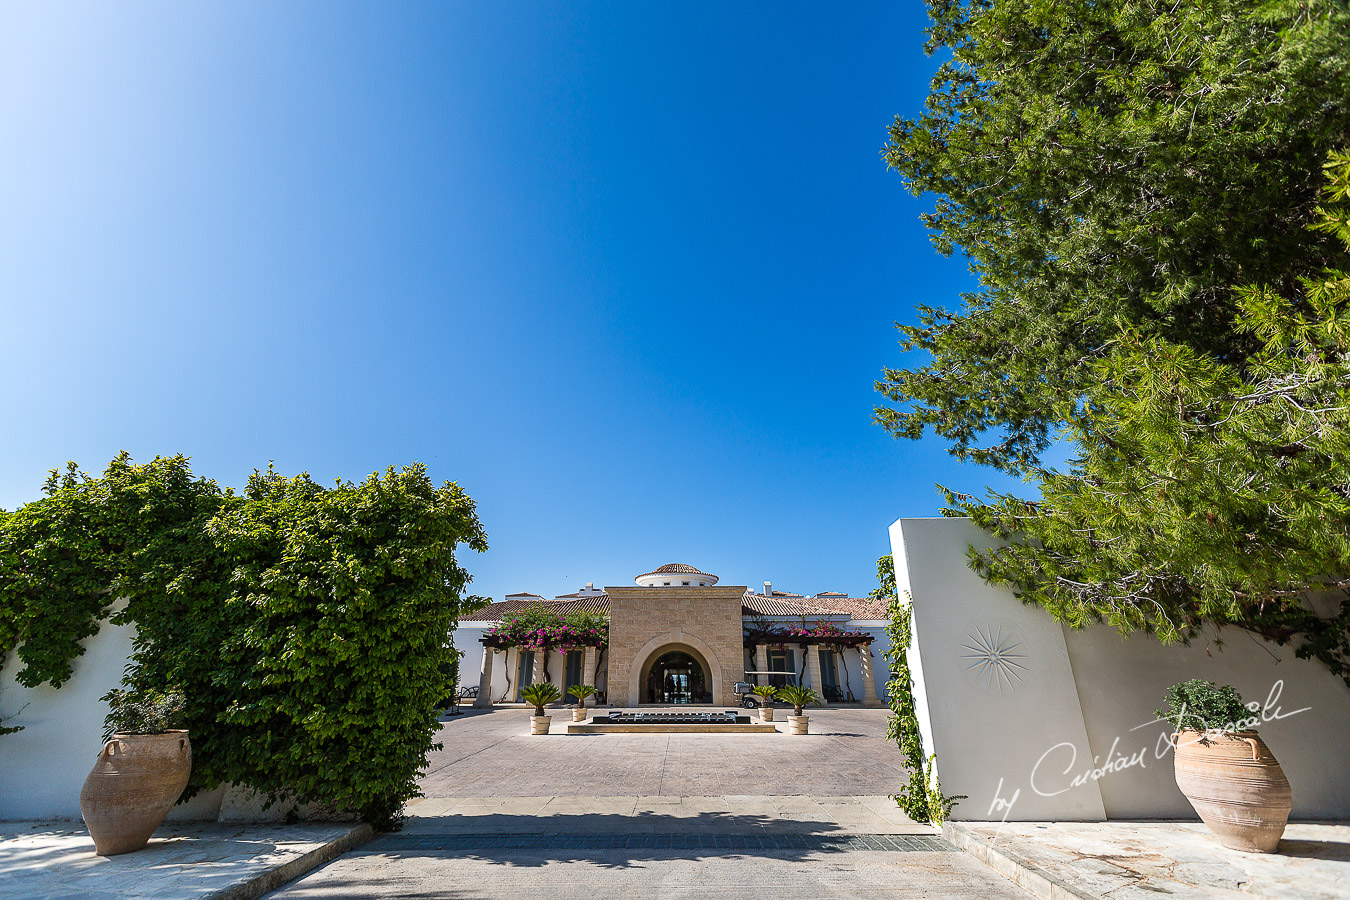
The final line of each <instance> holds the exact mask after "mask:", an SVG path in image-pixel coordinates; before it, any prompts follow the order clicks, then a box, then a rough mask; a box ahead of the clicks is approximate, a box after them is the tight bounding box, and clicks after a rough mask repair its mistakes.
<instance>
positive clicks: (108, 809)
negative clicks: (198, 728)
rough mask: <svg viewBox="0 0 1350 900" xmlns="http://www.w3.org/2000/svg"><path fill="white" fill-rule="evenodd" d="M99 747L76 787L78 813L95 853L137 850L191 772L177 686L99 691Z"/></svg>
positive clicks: (172, 802)
mask: <svg viewBox="0 0 1350 900" xmlns="http://www.w3.org/2000/svg"><path fill="white" fill-rule="evenodd" d="M102 699H103V701H104V702H105V703H107V704H108V715H107V717H106V718H105V719H104V731H103V741H104V743H103V749H102V750H101V751H99V754H98V760H97V761H96V762H95V763H94V768H93V769H91V770H90V772H89V775H88V777H86V778H85V780H84V786H83V788H81V790H80V815H81V816H82V817H83V818H84V823H85V825H87V826H88V827H89V836H90V837H92V838H93V839H94V852H95V853H97V854H98V855H99V856H116V855H117V854H119V853H131V852H132V851H135V850H139V849H141V848H142V847H144V846H145V845H146V843H147V842H149V840H150V835H152V834H154V833H155V829H156V828H158V827H159V826H160V823H161V822H163V821H164V817H165V816H166V815H168V813H169V810H170V809H171V808H172V807H173V805H174V803H175V802H176V801H177V800H178V795H179V794H181V793H183V788H185V787H187V783H188V776H189V775H191V774H192V744H191V742H190V741H189V740H188V733H187V731H186V730H184V729H182V728H181V727H179V726H181V725H182V724H183V715H184V707H185V706H186V699H185V698H184V696H183V694H182V693H181V692H180V691H172V690H171V691H167V692H161V691H144V692H129V691H124V690H120V689H119V690H112V691H109V692H108V693H107V694H104V695H103V698H102Z"/></svg>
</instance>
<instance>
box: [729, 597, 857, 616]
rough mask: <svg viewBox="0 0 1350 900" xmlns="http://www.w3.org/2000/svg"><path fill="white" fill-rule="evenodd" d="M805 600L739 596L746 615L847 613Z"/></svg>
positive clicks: (836, 614)
mask: <svg viewBox="0 0 1350 900" xmlns="http://www.w3.org/2000/svg"><path fill="white" fill-rule="evenodd" d="M807 603H809V601H806V602H799V601H795V600H792V601H789V600H780V599H779V598H777V597H766V596H764V595H763V594H746V595H745V596H744V597H742V598H741V614H742V615H747V616H805V617H806V618H808V619H812V618H816V619H818V618H820V617H821V616H827V617H830V616H841V615H847V613H842V612H839V611H837V610H831V609H825V608H824V607H821V606H808V605H807Z"/></svg>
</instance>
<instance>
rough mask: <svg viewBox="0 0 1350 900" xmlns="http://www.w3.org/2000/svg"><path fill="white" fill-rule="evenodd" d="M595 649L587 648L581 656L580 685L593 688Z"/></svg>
mask: <svg viewBox="0 0 1350 900" xmlns="http://www.w3.org/2000/svg"><path fill="white" fill-rule="evenodd" d="M596 652H597V648H595V647H587V648H586V649H585V651H584V652H583V653H582V654H581V683H582V684H589V685H590V686H591V687H595V654H596Z"/></svg>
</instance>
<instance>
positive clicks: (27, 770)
mask: <svg viewBox="0 0 1350 900" xmlns="http://www.w3.org/2000/svg"><path fill="white" fill-rule="evenodd" d="M135 633H136V632H135V629H134V628H133V627H131V626H116V625H110V624H108V623H107V622H104V623H103V627H102V628H101V629H100V630H99V632H98V634H96V635H94V636H93V637H92V638H89V639H88V640H87V641H85V644H84V647H85V652H84V655H83V656H80V657H78V658H77V659H76V660H75V662H74V669H75V674H74V676H72V677H71V679H70V680H69V681H67V682H66V683H65V684H64V685H62V686H61V688H60V689H59V690H58V689H57V688H53V687H51V686H50V685H42V686H40V687H36V688H26V687H23V686H21V685H20V684H19V683H18V682H16V681H15V680H14V676H15V675H16V674H17V673H18V671H19V668H20V663H19V660H18V659H17V658H16V657H15V655H14V654H11V655H10V657H9V658H8V659H6V660H5V666H4V671H3V672H0V716H10V715H13V714H15V713H16V712H17V713H18V715H17V716H16V717H15V718H14V719H13V720H11V721H8V722H6V723H5V724H6V725H22V726H23V729H24V730H23V731H20V732H16V733H15V734H8V735H4V736H3V737H0V773H3V776H0V819H7V820H13V819H42V818H65V819H78V818H79V817H80V788H81V787H82V786H83V785H84V778H85V776H86V775H88V774H89V770H90V769H91V768H93V765H94V760H95V759H96V758H97V757H98V752H99V750H100V749H101V748H102V747H103V717H104V716H106V715H107V714H108V707H107V704H105V703H104V702H103V701H101V700H100V699H99V698H100V697H102V696H103V695H104V694H106V693H107V692H108V691H110V690H112V689H113V688H115V687H117V686H118V685H120V684H121V683H122V669H123V667H124V666H126V664H127V659H128V657H129V656H130V655H131V641H132V638H133V637H134V635H135ZM25 705H26V708H25ZM20 709H22V712H19V710H20Z"/></svg>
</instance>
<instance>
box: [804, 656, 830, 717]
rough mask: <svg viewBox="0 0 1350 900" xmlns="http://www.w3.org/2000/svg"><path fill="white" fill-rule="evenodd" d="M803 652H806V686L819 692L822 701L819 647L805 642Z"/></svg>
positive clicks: (822, 682) (823, 699) (823, 684)
mask: <svg viewBox="0 0 1350 900" xmlns="http://www.w3.org/2000/svg"><path fill="white" fill-rule="evenodd" d="M804 652H805V653H806V678H807V684H806V686H807V687H809V688H810V689H811V690H813V691H815V692H816V693H817V694H819V695H820V701H821V702H822V703H824V702H825V680H824V679H823V678H822V677H821V675H820V647H818V646H816V645H815V644H807V645H806V650H805V651H804Z"/></svg>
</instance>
